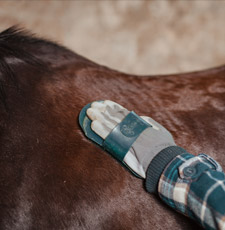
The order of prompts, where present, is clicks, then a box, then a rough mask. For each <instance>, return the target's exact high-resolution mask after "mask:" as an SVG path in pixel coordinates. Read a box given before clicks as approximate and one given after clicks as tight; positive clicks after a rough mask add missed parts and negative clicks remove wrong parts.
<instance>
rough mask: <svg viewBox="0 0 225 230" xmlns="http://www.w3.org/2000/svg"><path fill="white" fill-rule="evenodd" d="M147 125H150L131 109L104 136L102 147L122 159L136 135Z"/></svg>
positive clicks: (147, 126)
mask: <svg viewBox="0 0 225 230" xmlns="http://www.w3.org/2000/svg"><path fill="white" fill-rule="evenodd" d="M149 127H152V126H151V125H150V124H149V123H147V122H146V121H145V120H143V119H142V118H141V117H139V116H138V115H137V114H136V113H135V112H133V111H132V112H130V113H129V114H128V115H127V116H126V117H125V118H124V119H123V120H122V121H121V122H120V123H119V124H118V125H117V126H116V127H115V128H114V129H113V130H112V131H111V133H110V134H109V135H108V136H107V137H106V139H105V141H104V142H103V148H104V149H105V150H107V151H108V152H110V153H111V154H112V155H113V156H114V157H115V158H116V159H118V160H119V161H123V159H124V157H125V155H126V153H127V152H128V151H129V149H130V147H131V146H132V145H133V143H134V142H135V140H136V139H137V138H138V136H139V135H140V134H141V133H142V132H143V131H144V130H145V129H146V128H149Z"/></svg>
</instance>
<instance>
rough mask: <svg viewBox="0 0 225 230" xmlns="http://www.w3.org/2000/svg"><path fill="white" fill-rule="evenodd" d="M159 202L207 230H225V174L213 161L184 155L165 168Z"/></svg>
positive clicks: (159, 190)
mask: <svg viewBox="0 0 225 230" xmlns="http://www.w3.org/2000/svg"><path fill="white" fill-rule="evenodd" d="M158 193H159V196H160V198H161V199H162V200H163V201H164V202H165V203H166V204H168V205H169V206H170V207H172V208H173V209H175V210H176V211H178V212H181V213H182V214H184V215H186V216H188V217H190V218H192V219H194V220H196V221H197V222H198V223H199V224H200V225H202V226H203V227H204V228H206V229H223V230H225V174H224V173H223V171H222V168H221V166H220V165H219V164H218V163H217V162H216V161H215V160H213V159H212V158H211V157H209V156H207V155H205V154H200V155H198V156H193V155H191V154H189V153H184V154H181V155H178V156H177V157H175V158H174V159H173V160H172V162H171V163H169V164H168V166H167V167H166V168H165V170H164V172H163V174H162V175H161V177H160V180H159V184H158Z"/></svg>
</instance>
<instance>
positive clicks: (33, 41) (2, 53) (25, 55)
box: [0, 26, 63, 109]
mask: <svg viewBox="0 0 225 230" xmlns="http://www.w3.org/2000/svg"><path fill="white" fill-rule="evenodd" d="M35 45H39V46H43V47H44V46H46V45H48V46H49V45H50V46H52V47H60V48H63V47H62V46H59V45H58V44H55V43H53V42H50V41H47V40H44V39H41V38H36V37H34V36H33V34H31V33H29V32H28V31H26V30H24V29H21V28H18V27H17V26H12V27H10V28H8V29H6V30H4V31H3V32H1V33H0V101H1V102H2V103H3V106H4V107H5V108H6V109H7V91H6V88H7V87H15V88H16V89H17V90H19V88H20V87H19V84H18V78H19V75H20V73H18V72H16V71H15V67H16V66H18V65H21V64H23V67H24V68H27V69H28V68H32V69H35V71H38V72H42V73H43V72H49V71H52V69H51V67H50V66H49V65H47V63H46V62H43V61H42V60H40V58H38V57H36V56H35V55H34V54H33V52H31V51H30V50H29V46H35Z"/></svg>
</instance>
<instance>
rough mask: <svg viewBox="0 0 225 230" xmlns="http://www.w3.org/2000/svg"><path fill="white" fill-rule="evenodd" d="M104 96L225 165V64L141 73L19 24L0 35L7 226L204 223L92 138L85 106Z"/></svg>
mask: <svg viewBox="0 0 225 230" xmlns="http://www.w3.org/2000/svg"><path fill="white" fill-rule="evenodd" d="M109 55H110V54H109ZM100 99H110V100H113V101H116V102H118V103H120V104H121V105H123V106H125V107H127V108H128V109H129V110H135V111H136V112H137V113H138V114H140V115H146V116H151V117H152V118H153V119H155V120H157V121H158V122H160V123H162V124H163V125H164V126H165V127H166V128H167V129H169V130H170V131H171V132H172V134H173V136H174V138H175V141H176V143H177V144H178V145H180V146H182V147H184V148H186V149H187V150H188V151H189V152H190V153H193V154H197V153H201V152H204V153H206V154H209V155H211V156H212V157H214V158H215V159H216V160H218V161H219V162H220V163H221V165H222V166H223V167H224V168H225V152H224V149H225V141H224V136H225V67H220V68H215V69H210V70H206V71H201V72H193V73H187V74H180V75H168V76H148V77H141V76H133V75H128V74H124V73H121V72H118V71H115V70H112V69H109V68H107V67H104V66H100V65H98V64H95V63H93V62H91V61H89V60H87V59H85V58H83V57H81V56H79V55H77V54H75V53H73V52H71V51H70V50H67V49H66V48H64V47H61V46H59V45H56V44H54V43H51V42H48V41H45V40H42V39H37V38H34V37H32V36H30V35H28V34H26V33H25V32H22V31H19V30H16V29H15V28H10V29H8V30H6V31H4V32H2V33H1V34H0V229H107V230H111V229H112V230H121V229H126V230H129V229H135V230H138V229H141V230H143V229H199V226H198V225H197V224H195V223H194V222H192V221H191V220H190V219H187V218H186V217H184V216H182V215H180V214H178V213H176V212H174V211H173V210H172V209H170V208H168V207H167V206H166V205H164V204H163V203H162V201H161V200H160V199H159V198H157V197H156V196H154V195H150V194H148V193H147V192H146V191H145V189H144V186H143V181H142V180H140V179H137V178H135V177H134V176H132V175H131V174H130V173H129V172H128V171H126V169H124V168H123V167H121V165H120V164H118V163H117V162H116V161H115V160H114V159H112V158H111V157H110V156H109V155H108V154H107V153H105V152H104V151H102V150H101V149H100V148H99V147H97V146H96V145H94V144H93V143H91V142H90V141H89V140H87V139H86V138H85V137H84V135H83V133H82V131H81V129H80V127H79V125H78V114H79V111H80V110H81V109H82V107H83V106H84V105H86V104H87V103H89V102H92V101H94V100H100Z"/></svg>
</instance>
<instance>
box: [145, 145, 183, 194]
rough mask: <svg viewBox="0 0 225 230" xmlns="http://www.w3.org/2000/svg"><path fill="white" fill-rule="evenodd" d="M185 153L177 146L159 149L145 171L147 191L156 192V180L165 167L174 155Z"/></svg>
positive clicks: (157, 180)
mask: <svg viewBox="0 0 225 230" xmlns="http://www.w3.org/2000/svg"><path fill="white" fill-rule="evenodd" d="M183 153H187V151H186V150H185V149H183V148H181V147H179V146H170V147H167V148H165V149H163V150H162V151H160V152H159V153H158V154H157V155H156V156H155V157H154V158H153V159H152V161H151V163H150V164H149V166H148V169H147V172H146V181H145V187H146V189H147V191H148V192H149V193H158V182H159V179H160V176H161V175H162V173H163V170H164V169H165V167H166V166H167V165H168V164H169V162H171V161H172V160H173V159H174V158H175V157H176V156H178V155H181V154H183Z"/></svg>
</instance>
